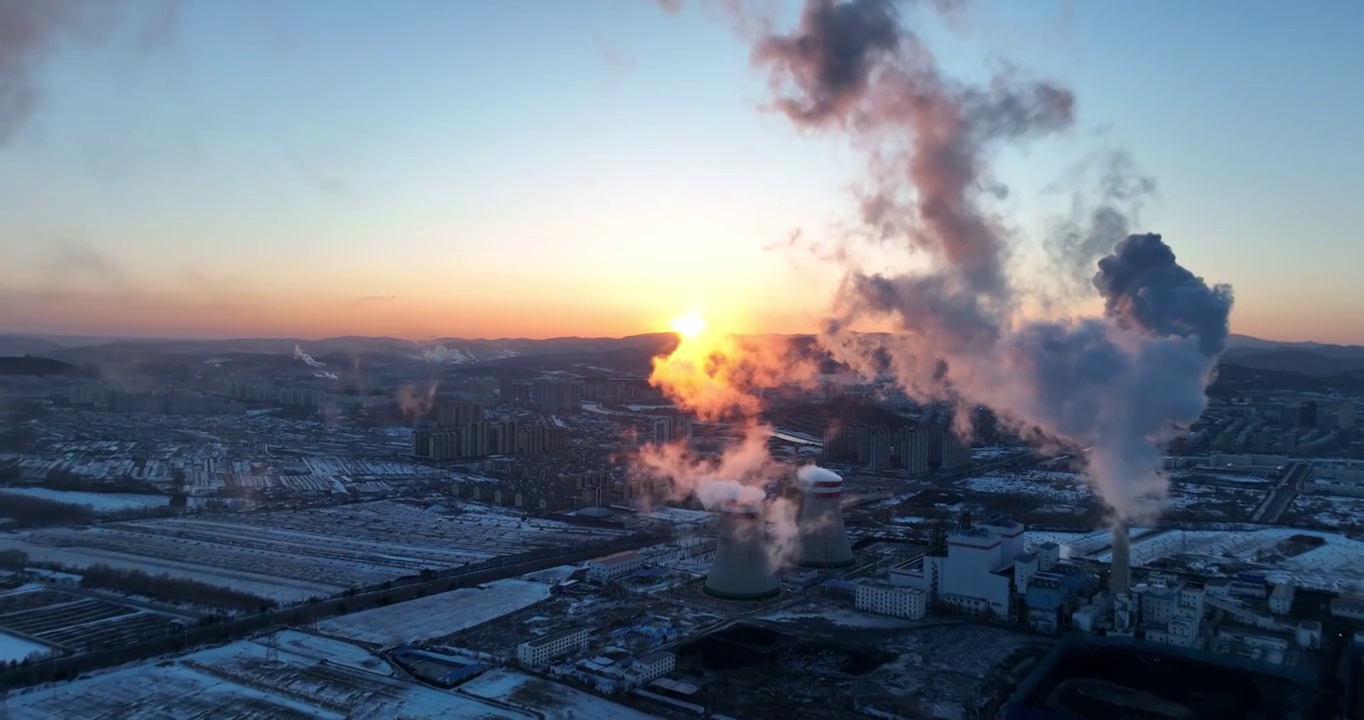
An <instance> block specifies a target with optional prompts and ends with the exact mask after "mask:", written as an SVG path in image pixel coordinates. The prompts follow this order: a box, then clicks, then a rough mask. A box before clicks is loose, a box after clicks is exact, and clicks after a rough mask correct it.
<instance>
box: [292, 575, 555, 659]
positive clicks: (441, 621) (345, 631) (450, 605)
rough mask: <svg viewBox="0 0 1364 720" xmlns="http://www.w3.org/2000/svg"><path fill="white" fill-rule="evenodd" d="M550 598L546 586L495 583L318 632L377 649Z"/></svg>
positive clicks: (346, 618) (333, 622)
mask: <svg viewBox="0 0 1364 720" xmlns="http://www.w3.org/2000/svg"><path fill="white" fill-rule="evenodd" d="M548 597H549V586H548V585H546V584H544V583H538V582H531V581H527V580H499V581H497V582H494V583H489V584H487V585H485V586H483V588H461V589H459V590H452V591H450V592H445V593H440V594H439V595H431V596H428V597H424V598H419V599H417V600H410V601H408V602H404V603H398V604H396V605H388V606H386V607H380V608H375V609H373V610H365V611H363V612H358V613H355V614H353V615H343V616H341V617H336V618H332V619H330V620H325V621H323V622H322V623H320V624H319V625H318V628H319V629H320V630H323V631H324V632H327V633H331V634H333V635H340V636H342V637H347V638H350V639H352V640H359V641H361V642H367V643H374V644H376V645H381V646H390V645H398V644H402V643H416V642H421V641H423V640H429V639H432V638H438V637H444V636H446V635H452V634H454V633H457V632H459V631H461V630H467V629H468V628H471V627H474V626H476V625H481V624H483V623H485V622H488V621H489V620H495V619H497V618H499V617H502V616H503V615H507V614H509V613H514V612H516V611H518V610H521V609H523V608H527V607H530V606H531V605H534V604H535V603H537V602H540V601H541V600H544V599H545V598H548Z"/></svg>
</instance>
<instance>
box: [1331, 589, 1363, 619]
mask: <svg viewBox="0 0 1364 720" xmlns="http://www.w3.org/2000/svg"><path fill="white" fill-rule="evenodd" d="M1331 614H1332V615H1334V616H1336V617H1338V618H1346V619H1348V620H1364V597H1360V596H1357V595H1341V596H1340V597H1338V598H1332V599H1331Z"/></svg>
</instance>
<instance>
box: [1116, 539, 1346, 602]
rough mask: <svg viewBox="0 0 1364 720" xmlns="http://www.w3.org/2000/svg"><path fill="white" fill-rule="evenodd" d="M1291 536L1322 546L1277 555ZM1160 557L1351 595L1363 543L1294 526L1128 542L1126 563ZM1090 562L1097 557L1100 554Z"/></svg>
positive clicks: (1197, 567)
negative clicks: (1317, 540)
mask: <svg viewBox="0 0 1364 720" xmlns="http://www.w3.org/2000/svg"><path fill="white" fill-rule="evenodd" d="M1294 535H1308V536H1315V537H1320V538H1322V539H1323V540H1325V541H1326V544H1325V545H1322V546H1321V547H1318V548H1314V549H1311V550H1308V551H1307V552H1304V553H1302V554H1300V555H1295V556H1292V557H1283V556H1282V555H1283V554H1282V551H1281V548H1280V543H1282V542H1283V541H1285V540H1287V539H1288V538H1290V537H1292V536H1294ZM1164 558H1176V559H1177V564H1179V565H1182V566H1184V567H1186V568H1188V569H1190V570H1194V571H1201V572H1214V573H1215V572H1218V571H1219V570H1220V566H1221V565H1223V564H1234V565H1235V566H1237V567H1242V566H1246V565H1250V566H1253V567H1256V568H1257V569H1259V570H1261V572H1262V574H1263V575H1264V576H1265V577H1266V578H1267V579H1269V580H1270V581H1272V582H1278V581H1281V580H1287V579H1293V580H1294V581H1296V582H1297V583H1298V584H1299V585H1301V586H1303V587H1310V588H1317V589H1322V590H1336V591H1342V590H1344V591H1352V592H1357V591H1358V590H1359V589H1364V541H1361V540H1353V539H1350V538H1347V537H1345V536H1343V535H1337V534H1333V533H1323V532H1316V531H1313V530H1302V529H1297V528H1270V529H1263V530H1172V531H1169V532H1166V533H1163V534H1161V535H1159V536H1156V537H1152V538H1151V539H1149V540H1145V541H1142V542H1135V541H1134V542H1133V543H1132V564H1133V565H1150V564H1151V563H1154V562H1156V561H1157V560H1161V559H1164ZM1096 559H1103V556H1100V557H1098V558H1096Z"/></svg>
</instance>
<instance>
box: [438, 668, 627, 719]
mask: <svg viewBox="0 0 1364 720" xmlns="http://www.w3.org/2000/svg"><path fill="white" fill-rule="evenodd" d="M460 690H461V691H462V692H464V693H468V694H470V695H475V696H478V697H483V698H490V699H493V700H498V701H500V702H504V703H508V704H511V705H515V706H516V707H520V708H525V709H526V710H530V711H533V712H535V713H538V714H539V715H540V717H543V718H545V719H546V720H587V719H588V718H591V720H650V719H651V718H653V717H654V716H653V715H648V714H646V713H642V712H640V711H638V710H633V709H631V708H628V707H625V706H624V705H619V704H617V703H613V702H611V701H610V700H606V699H604V698H600V697H597V696H596V695H591V694H588V693H585V692H582V691H580V690H575V689H573V688H571V687H568V686H567V685H560V684H558V683H554V682H550V681H548V680H543V679H541V678H537V677H532V676H530V675H522V674H520V673H515V672H510V671H507V670H493V671H490V672H486V673H484V674H482V675H480V676H478V677H476V678H474V679H473V680H470V681H469V682H467V683H464V684H463V685H461V686H460Z"/></svg>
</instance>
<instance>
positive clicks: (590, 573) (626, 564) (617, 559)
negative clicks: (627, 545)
mask: <svg viewBox="0 0 1364 720" xmlns="http://www.w3.org/2000/svg"><path fill="white" fill-rule="evenodd" d="M642 567H644V556H643V555H640V554H639V553H637V552H635V551H633V550H627V551H625V552H621V553H616V554H615V555H607V556H606V557H603V558H597V559H596V560H591V561H589V562H588V563H587V577H589V578H591V579H592V580H596V581H598V582H605V581H607V580H614V579H616V578H618V577H624V576H626V575H629V574H630V573H632V572H634V571H636V570H639V569H640V568H642Z"/></svg>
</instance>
